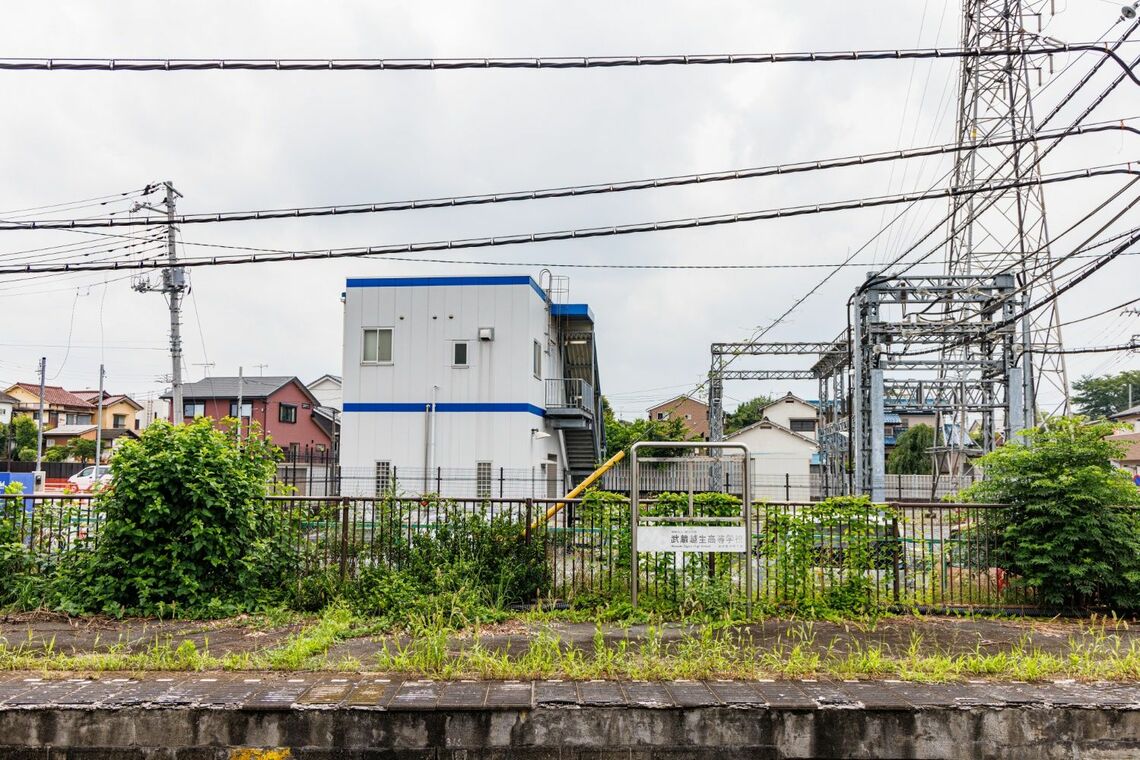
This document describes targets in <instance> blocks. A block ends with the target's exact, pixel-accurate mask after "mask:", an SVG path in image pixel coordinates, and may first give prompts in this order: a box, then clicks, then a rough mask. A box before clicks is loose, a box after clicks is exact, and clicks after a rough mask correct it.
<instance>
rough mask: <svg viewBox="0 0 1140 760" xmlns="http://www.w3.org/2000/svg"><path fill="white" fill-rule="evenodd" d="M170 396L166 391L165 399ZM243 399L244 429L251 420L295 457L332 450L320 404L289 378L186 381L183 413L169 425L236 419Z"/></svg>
mask: <svg viewBox="0 0 1140 760" xmlns="http://www.w3.org/2000/svg"><path fill="white" fill-rule="evenodd" d="M171 395H172V394H171V393H170V392H169V391H168V392H166V393H164V394H163V395H162V398H163V399H169V398H171ZM239 398H240V399H241V410H240V413H241V418H242V424H243V427H245V429H247V430H248V426H249V423H250V422H256V423H258V424H259V425H260V426H261V429H262V432H264V433H265V434H267V435H268V436H269V437H270V438H272V439H273V442H274V443H275V444H277V445H278V446H280V447H281V448H282V449H285V450H286V451H287V452H288V453H289V454H290V455H291V456H297V455H299V454H300V453H301V452H304V451H306V450H309V451H330V450H331V448H332V444H333V439H334V437H335V435H334V433H333V432H332V430H331V425H330V424H326V423H328V420H327V419H325V417H324V416H321V415H318V413H317V408H318V407H320V402H319V401H318V400H317V397H316V396H314V395H313V393H312V391H310V390H309V389H308V388H307V387H306V386H305V384H304V383H302V382H301V381H300V380H298V379H297V378H296V377H293V376H289V375H282V376H273V377H269V376H265V377H262V376H257V377H207V378H205V379H202V380H199V381H197V382H194V383H185V384H183V386H182V401H183V405H182V409H172V410H171V421H172V422H192V421H193V420H194V419H196V418H198V417H209V418H211V419H213V420H221V419H224V418H226V417H237V415H238V413H239V410H238V399H239ZM318 417H320V418H319V419H318Z"/></svg>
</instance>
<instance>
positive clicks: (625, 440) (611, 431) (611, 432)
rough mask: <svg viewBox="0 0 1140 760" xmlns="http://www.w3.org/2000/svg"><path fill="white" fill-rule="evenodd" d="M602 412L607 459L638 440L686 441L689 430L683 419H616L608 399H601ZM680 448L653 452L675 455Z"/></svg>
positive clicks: (627, 448) (626, 449) (658, 454)
mask: <svg viewBox="0 0 1140 760" xmlns="http://www.w3.org/2000/svg"><path fill="white" fill-rule="evenodd" d="M602 414H603V416H604V418H605V420H604V422H605V426H606V458H607V459H609V458H610V457H612V456H613V455H614V454H616V453H618V452H619V451H628V450H629V447H630V446H632V445H633V444H635V443H637V442H638V441H687V440H689V438H690V436H689V431H688V429H687V428H686V427H685V421H684V420H683V419H680V418H677V419H673V420H643V419H638V420H634V421H633V422H627V421H626V420H621V419H618V418H617V417H616V416H615V415H614V412H613V409H612V408H611V407H610V403H609V401H607V400H606V399H604V398H603V399H602ZM679 453H680V450H676V449H661V450H658V451H655V452H654V456H676V455H678V454H679Z"/></svg>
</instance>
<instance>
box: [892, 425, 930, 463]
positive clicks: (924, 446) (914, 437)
mask: <svg viewBox="0 0 1140 760" xmlns="http://www.w3.org/2000/svg"><path fill="white" fill-rule="evenodd" d="M933 445H934V428H932V427H930V425H915V426H914V427H912V428H909V429H907V430H906V431H905V432H904V433H903V434H902V435H900V436H899V437H898V438H897V439H895V447H894V448H893V449H891V453H890V456H888V457H887V472H889V473H891V474H892V475H929V474H930V470H931V462H930V454H929V451H928V450H929V449H930V447H931V446H933Z"/></svg>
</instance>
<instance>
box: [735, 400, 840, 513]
mask: <svg viewBox="0 0 1140 760" xmlns="http://www.w3.org/2000/svg"><path fill="white" fill-rule="evenodd" d="M781 402H782V400H781ZM778 408H779V409H780V410H781V411H782V407H778ZM788 411H789V413H790V414H792V415H795V417H794V419H802V418H801V417H800V416H799V415H801V414H803V410H802V409H789V410H788ZM788 421H790V420H788ZM813 432H814V430H813ZM726 440H728V441H729V442H732V443H743V444H745V445H747V446H748V450H749V454H750V456H751V457H752V493H753V495H754V496H756V497H760V498H770V499H780V500H790V501H806V500H808V499H809V498H810V496H811V465H812V460H813V457H814V456H815V455H816V452H817V451H818V450H819V445H818V444H817V443H816V440H815V438H814V437H813V436H812V435H810V434H808V433H806V432H798V431H795V430H792V429H791V428H790V427H788V426H787V425H785V424H781V423H780V422H776V421H775V420H772V419H769V418H765V419H762V420H760V421H759V422H754V423H753V424H751V425H748V426H747V427H744V428H741V429H740V430H737V431H736V432H735V433H733V434H732V435H730V436H728V438H727V439H726Z"/></svg>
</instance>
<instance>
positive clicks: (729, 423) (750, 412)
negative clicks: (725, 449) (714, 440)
mask: <svg viewBox="0 0 1140 760" xmlns="http://www.w3.org/2000/svg"><path fill="white" fill-rule="evenodd" d="M771 403H772V397H771V396H757V397H756V398H753V399H749V400H748V401H745V402H744V403H742V404H741V405H740V406H738V407H736V409H735V411H732V412H729V413H728V414H726V415H725V416H724V432H725V434H726V435H732V434H733V433H735V432H736V431H737V430H743V429H744V428H746V427H748V426H749V425H752V424H755V423H757V422H759V421H760V420H762V419H763V418H764V407H766V406H768V404H771Z"/></svg>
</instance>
